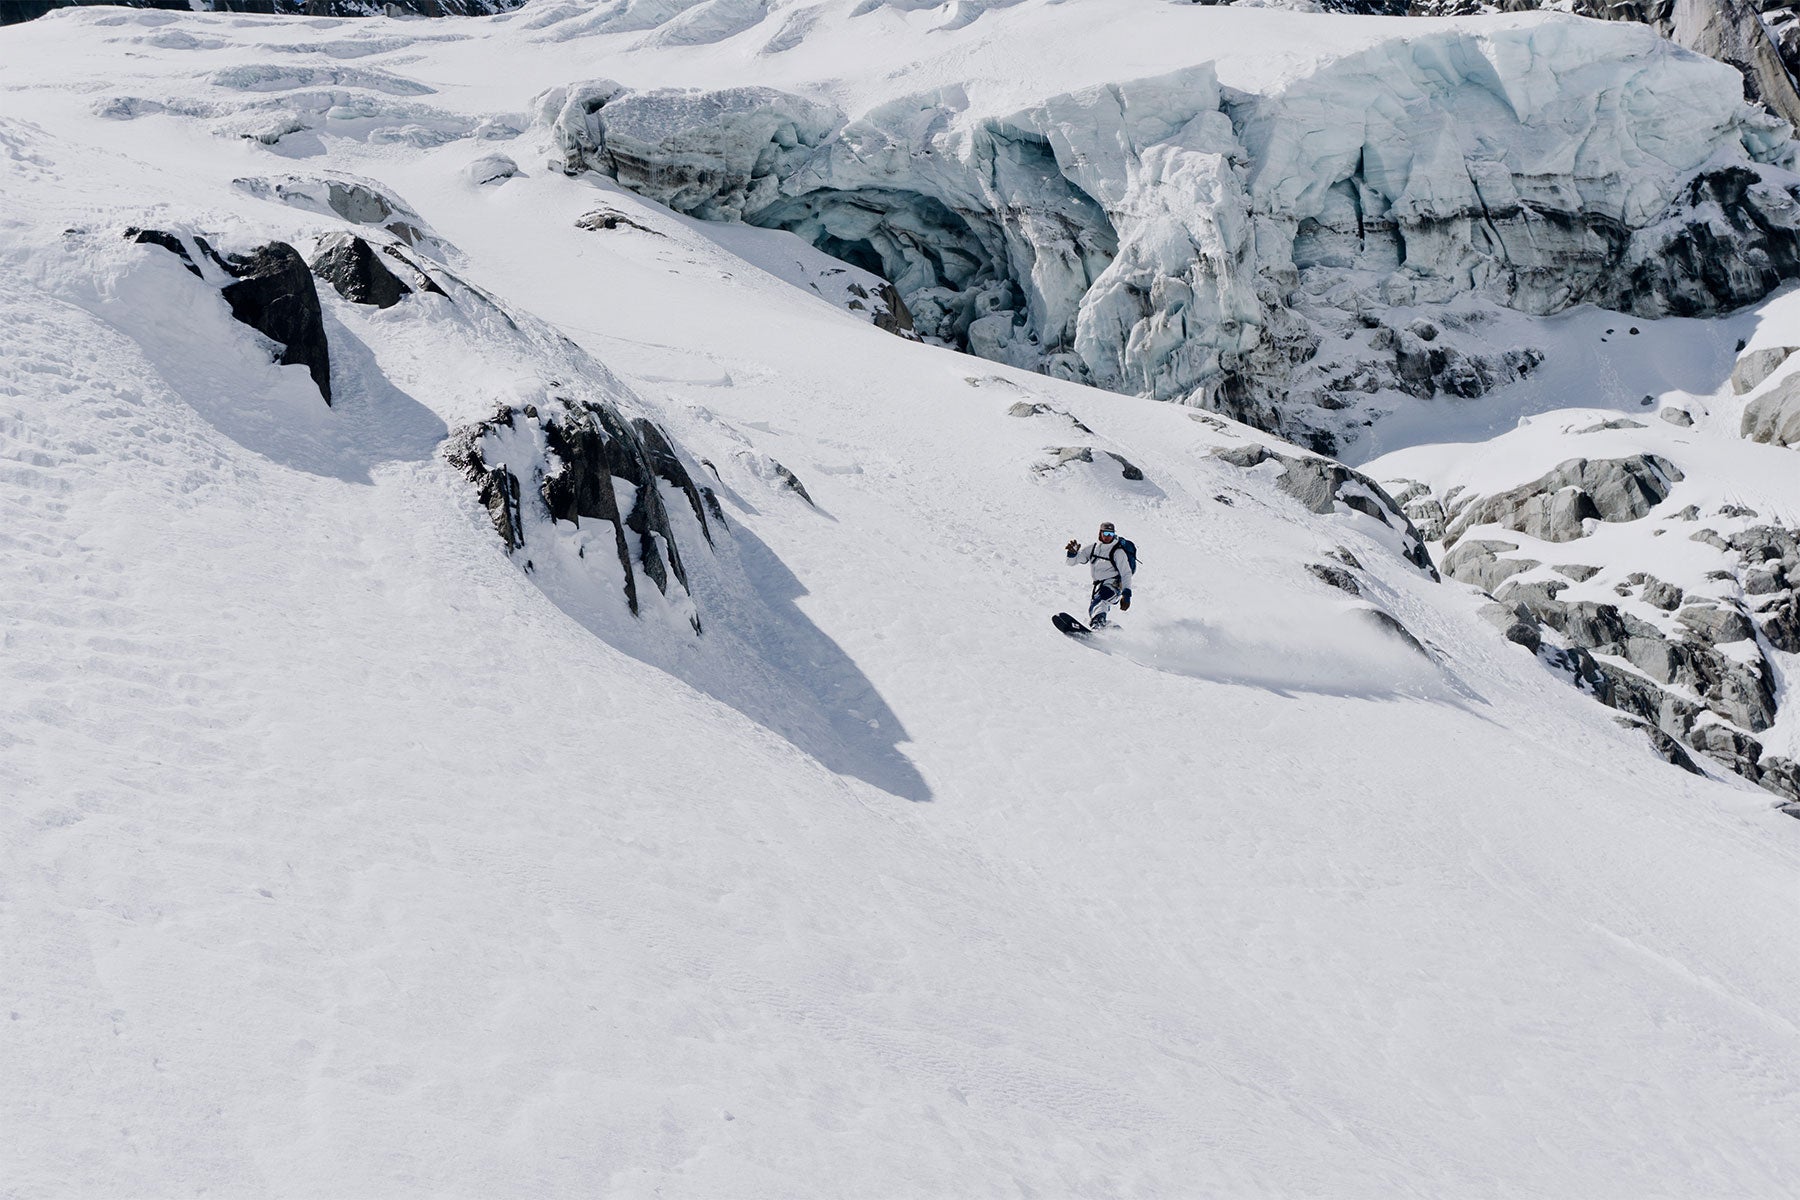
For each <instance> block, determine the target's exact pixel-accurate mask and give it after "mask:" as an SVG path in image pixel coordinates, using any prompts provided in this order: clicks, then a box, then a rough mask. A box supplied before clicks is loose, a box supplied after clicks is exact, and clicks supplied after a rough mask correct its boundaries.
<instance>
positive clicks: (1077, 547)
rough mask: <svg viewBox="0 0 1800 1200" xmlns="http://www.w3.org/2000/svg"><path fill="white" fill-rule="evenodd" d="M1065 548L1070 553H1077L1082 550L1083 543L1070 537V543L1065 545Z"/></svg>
mask: <svg viewBox="0 0 1800 1200" xmlns="http://www.w3.org/2000/svg"><path fill="white" fill-rule="evenodd" d="M1063 549H1064V550H1065V551H1066V552H1068V553H1069V554H1077V553H1080V551H1081V543H1080V542H1078V541H1076V540H1075V539H1074V538H1070V539H1069V544H1068V545H1066V546H1064V547H1063Z"/></svg>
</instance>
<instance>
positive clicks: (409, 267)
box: [381, 246, 512, 324]
mask: <svg viewBox="0 0 1800 1200" xmlns="http://www.w3.org/2000/svg"><path fill="white" fill-rule="evenodd" d="M381 252H382V253H383V254H385V255H387V256H388V257H389V258H391V259H393V260H394V261H395V262H397V263H399V264H400V266H401V268H402V269H403V270H404V271H405V273H406V274H407V276H408V277H410V278H411V279H412V283H413V286H414V287H415V288H417V289H418V290H419V291H421V292H430V293H431V294H432V295H434V296H442V297H444V299H446V300H448V299H449V298H450V293H449V292H446V291H445V290H444V289H443V286H442V285H440V284H439V283H438V281H437V280H435V279H433V278H432V277H431V273H430V272H428V271H427V270H426V269H425V268H424V267H421V266H420V265H419V264H418V263H416V262H414V261H413V260H412V259H410V258H408V257H406V254H405V253H404V252H403V251H402V250H401V249H400V247H398V246H383V247H382V248H381ZM439 269H440V270H442V269H443V268H441V267H440V268H439ZM445 273H446V274H449V272H447V271H446V272H445ZM452 278H454V276H452ZM502 315H504V314H502ZM511 320H512V319H511V318H510V317H508V318H507V322H508V324H511Z"/></svg>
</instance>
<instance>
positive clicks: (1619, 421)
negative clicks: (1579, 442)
mask: <svg viewBox="0 0 1800 1200" xmlns="http://www.w3.org/2000/svg"><path fill="white" fill-rule="evenodd" d="M1648 428H1649V426H1647V425H1645V424H1644V423H1643V422H1642V421H1633V420H1632V419H1631V418H1630V417H1614V418H1613V419H1612V420H1610V421H1602V422H1600V423H1599V424H1598V425H1588V426H1585V427H1583V428H1581V429H1577V430H1576V431H1575V432H1576V433H1604V432H1606V431H1607V430H1609V429H1648Z"/></svg>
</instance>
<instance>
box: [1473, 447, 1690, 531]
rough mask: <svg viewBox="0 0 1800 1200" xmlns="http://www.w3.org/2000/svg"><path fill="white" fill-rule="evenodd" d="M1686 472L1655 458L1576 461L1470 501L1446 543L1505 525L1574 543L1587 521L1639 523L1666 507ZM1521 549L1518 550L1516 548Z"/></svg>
mask: <svg viewBox="0 0 1800 1200" xmlns="http://www.w3.org/2000/svg"><path fill="white" fill-rule="evenodd" d="M1681 478H1682V475H1681V470H1680V469H1679V468H1678V467H1676V466H1675V464H1674V463H1672V462H1669V461H1668V460H1667V459H1664V458H1659V457H1657V456H1656V455H1653V454H1640V455H1634V456H1633V457H1631V458H1623V459H1601V460H1590V459H1585V458H1572V459H1570V460H1569V461H1568V462H1565V463H1563V464H1562V465H1561V466H1559V467H1557V468H1556V469H1555V470H1554V471H1551V472H1550V473H1549V474H1547V475H1545V476H1543V477H1542V478H1541V479H1535V480H1533V481H1532V482H1530V483H1528V484H1525V485H1523V486H1522V487H1517V488H1514V489H1513V490H1512V491H1509V492H1502V493H1500V494H1499V495H1497V496H1488V497H1486V498H1484V499H1482V500H1479V501H1474V500H1465V501H1463V503H1462V504H1461V505H1460V506H1459V507H1457V508H1456V509H1455V510H1454V511H1453V512H1452V513H1451V515H1450V526H1449V530H1448V532H1447V533H1446V534H1445V536H1444V544H1445V545H1446V546H1451V545H1454V544H1455V543H1456V539H1457V538H1459V537H1461V536H1462V534H1463V532H1464V531H1465V530H1467V529H1469V528H1470V527H1472V526H1475V525H1500V526H1503V527H1504V528H1507V529H1511V530H1514V531H1516V532H1518V533H1526V534H1530V535H1531V536H1532V537H1535V538H1541V539H1543V540H1544V541H1546V542H1569V541H1574V540H1575V539H1576V538H1579V537H1582V536H1584V535H1585V534H1586V532H1587V530H1586V528H1585V527H1584V526H1583V525H1582V522H1583V521H1589V520H1593V521H1635V520H1637V519H1638V518H1639V517H1642V516H1644V515H1645V514H1646V513H1648V512H1649V511H1650V510H1651V509H1652V508H1655V507H1656V506H1657V505H1658V504H1660V503H1662V501H1663V500H1664V499H1666V498H1667V497H1668V495H1669V488H1670V486H1672V485H1673V484H1676V483H1679V482H1680V481H1681ZM1515 548H1516V547H1515Z"/></svg>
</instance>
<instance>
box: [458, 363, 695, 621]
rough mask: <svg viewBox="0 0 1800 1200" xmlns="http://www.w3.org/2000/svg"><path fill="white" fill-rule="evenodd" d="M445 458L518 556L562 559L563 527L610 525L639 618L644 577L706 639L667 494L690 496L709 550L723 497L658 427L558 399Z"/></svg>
mask: <svg viewBox="0 0 1800 1200" xmlns="http://www.w3.org/2000/svg"><path fill="white" fill-rule="evenodd" d="M445 455H446V457H447V458H448V459H449V461H450V462H451V463H452V464H453V465H454V466H456V467H457V468H458V469H460V470H461V471H462V472H463V474H464V475H465V476H467V477H468V479H469V480H470V482H472V483H473V484H475V486H476V489H477V495H478V496H479V498H480V500H481V503H482V505H483V506H484V507H485V508H486V509H487V510H488V514H489V516H490V518H491V519H492V521H493V524H494V529H495V532H497V533H498V534H499V535H500V538H501V540H502V541H503V542H504V543H505V544H506V547H507V550H508V552H509V553H515V554H516V553H519V552H524V553H527V554H531V553H543V552H547V551H551V550H553V549H554V548H555V547H556V546H557V544H558V539H559V537H560V535H559V533H558V527H559V525H566V526H569V527H573V528H575V529H579V528H580V527H581V525H582V522H583V521H589V522H600V523H603V524H604V525H606V526H609V527H610V529H611V533H612V538H611V544H612V549H613V552H614V554H615V555H616V557H617V559H618V564H619V571H620V576H621V590H622V592H623V595H624V598H625V603H626V605H627V606H628V607H629V608H630V610H631V612H632V613H634V614H635V613H638V612H639V611H640V610H641V605H642V603H643V589H642V587H641V586H640V576H642V577H643V578H647V579H648V580H649V581H650V582H651V583H652V584H654V585H655V587H656V589H657V591H658V592H659V593H661V594H662V595H663V596H665V597H668V598H670V599H676V598H679V599H680V600H681V602H682V604H683V605H684V606H686V607H687V608H688V609H690V615H689V618H688V619H689V621H690V623H691V624H692V626H693V629H694V631H695V632H696V633H698V632H700V630H701V622H700V616H699V612H698V609H697V607H695V606H693V604H692V596H691V589H690V587H689V583H688V573H687V569H686V567H685V565H684V564H683V561H682V550H681V546H680V542H679V539H678V538H677V536H676V533H675V529H674V527H673V524H672V522H671V520H670V516H669V510H668V507H667V506H666V505H665V503H664V501H663V492H662V488H663V486H664V485H667V486H668V487H670V488H672V489H674V490H675V492H676V494H677V495H679V496H681V497H682V503H683V505H684V506H685V507H688V508H690V509H691V510H692V513H693V516H694V520H695V522H696V524H697V527H698V528H699V530H700V531H701V534H702V536H703V537H704V539H705V540H706V541H707V542H708V543H710V542H711V540H712V536H713V534H712V527H713V525H714V524H718V525H719V526H721V527H722V526H723V521H724V516H723V513H722V512H721V510H720V508H719V504H718V500H717V498H716V497H715V496H713V494H712V492H711V490H710V489H708V488H703V487H698V486H696V485H695V483H694V480H693V477H692V476H691V474H690V473H689V472H688V470H687V468H686V467H685V466H684V465H683V463H682V461H681V458H680V456H679V455H678V454H676V452H675V450H674V447H673V445H672V444H671V443H670V441H669V439H668V436H667V435H666V434H665V433H664V432H663V431H662V430H661V429H660V428H658V427H657V426H656V425H655V424H653V423H652V422H650V421H648V420H645V419H642V418H640V419H638V420H635V421H628V420H626V419H625V418H624V417H623V416H621V415H620V414H619V413H618V412H617V411H616V410H615V409H613V408H612V407H611V406H610V405H607V404H604V403H601V402H599V401H594V400H570V399H565V398H560V397H559V398H554V399H552V400H549V401H547V402H546V403H545V404H543V405H542V406H539V405H521V406H517V407H505V408H501V409H498V410H497V411H496V412H495V413H494V415H493V416H492V417H489V418H488V419H487V420H485V421H480V422H477V423H475V424H473V425H469V426H465V427H464V428H462V429H459V430H457V431H456V432H455V433H454V434H453V435H452V437H451V439H450V442H449V443H448V446H447V448H446V450H445ZM621 496H623V500H622V499H621ZM709 512H710V514H711V520H710V521H709V516H708V514H709ZM534 529H535V530H536V532H533V530H534ZM539 539H542V540H543V541H544V542H545V543H546V545H545V548H544V550H542V551H540V550H536V549H534V547H535V545H536V542H537V541H538V540H539ZM575 553H576V555H577V556H578V557H582V558H585V557H586V544H585V543H577V548H576V550H575ZM671 589H673V590H671Z"/></svg>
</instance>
